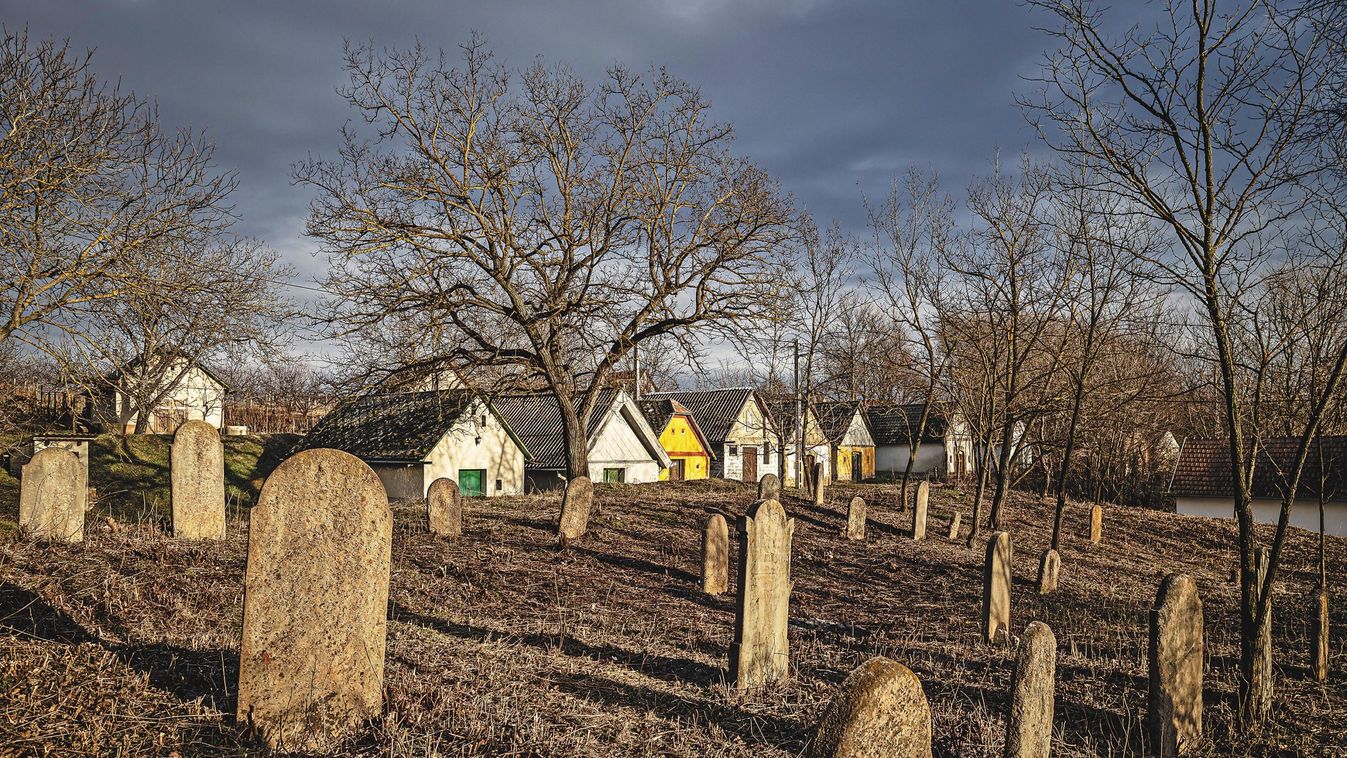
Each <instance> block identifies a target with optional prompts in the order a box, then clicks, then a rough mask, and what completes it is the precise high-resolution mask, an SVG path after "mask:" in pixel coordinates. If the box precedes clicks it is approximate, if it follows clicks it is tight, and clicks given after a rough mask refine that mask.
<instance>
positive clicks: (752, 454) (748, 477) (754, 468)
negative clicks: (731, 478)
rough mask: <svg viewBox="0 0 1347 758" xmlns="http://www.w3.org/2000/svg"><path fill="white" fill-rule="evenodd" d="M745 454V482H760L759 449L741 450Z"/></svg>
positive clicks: (746, 448)
mask: <svg viewBox="0 0 1347 758" xmlns="http://www.w3.org/2000/svg"><path fill="white" fill-rule="evenodd" d="M741 450H743V453H744V481H746V482H756V481H758V449H757V448H756V447H745V448H741Z"/></svg>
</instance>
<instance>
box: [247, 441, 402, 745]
mask: <svg viewBox="0 0 1347 758" xmlns="http://www.w3.org/2000/svg"><path fill="white" fill-rule="evenodd" d="M392 541H393V517H392V513H391V511H389V508H388V498H387V496H386V495H385V494H384V488H383V484H382V483H380V481H379V477H378V476H376V475H375V473H374V471H373V470H371V469H370V467H369V466H367V465H366V464H365V463H364V462H363V461H361V460H360V459H359V458H356V457H355V456H353V455H350V454H349V453H344V452H341V451H338V450H327V449H315V450H305V451H304V452H301V453H298V454H296V455H294V456H293V457H291V458H289V459H288V460H286V461H285V462H284V463H282V464H281V465H280V466H278V467H277V468H276V470H275V471H274V472H272V474H271V476H270V477H268V478H267V481H266V483H265V484H264V485H263V487H262V493H261V495H260V496H259V497H258V501H257V505H256V506H254V507H253V509H252V511H251V514H250V518H249V526H248V567H247V570H246V573H245V575H244V590H243V644H242V648H241V650H240V653H239V683H238V690H237V691H238V721H239V723H240V724H243V725H246V726H247V727H248V728H249V729H251V730H252V732H253V733H254V734H255V735H256V736H257V737H259V738H260V739H261V740H262V741H264V742H265V743H266V744H267V745H268V746H269V747H270V748H272V749H273V750H281V751H285V752H292V751H304V752H327V751H330V750H332V749H333V747H334V746H335V745H336V744H337V743H338V742H339V741H340V740H341V739H342V738H343V737H344V736H345V735H346V734H347V733H348V732H349V730H350V729H351V728H352V727H353V726H355V725H356V724H358V723H359V722H361V721H363V720H365V719H368V718H370V717H373V716H376V715H378V713H379V711H380V709H381V708H382V704H383V674H384V649H385V643H386V640H387V621H386V619H387V617H388V580H389V557H390V553H391V551H392Z"/></svg>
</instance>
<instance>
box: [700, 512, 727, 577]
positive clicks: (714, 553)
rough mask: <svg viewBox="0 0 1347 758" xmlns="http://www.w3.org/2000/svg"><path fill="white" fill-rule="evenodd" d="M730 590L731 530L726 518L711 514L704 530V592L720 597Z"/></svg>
mask: <svg viewBox="0 0 1347 758" xmlns="http://www.w3.org/2000/svg"><path fill="white" fill-rule="evenodd" d="M729 588H730V528H729V525H728V524H726V523H725V517H724V516H722V515H720V514H719V513H713V514H711V517H710V518H708V519H707V520H706V528H704V529H703V530H702V592H705V593H706V594H708V595H719V594H721V593H722V592H725V591H726V590H728V589H729Z"/></svg>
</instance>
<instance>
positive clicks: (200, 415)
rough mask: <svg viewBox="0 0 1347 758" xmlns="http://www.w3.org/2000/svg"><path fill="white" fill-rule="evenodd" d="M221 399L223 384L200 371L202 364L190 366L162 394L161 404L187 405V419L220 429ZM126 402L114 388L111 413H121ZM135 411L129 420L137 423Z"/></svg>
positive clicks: (222, 397)
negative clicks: (167, 390) (168, 389)
mask: <svg viewBox="0 0 1347 758" xmlns="http://www.w3.org/2000/svg"><path fill="white" fill-rule="evenodd" d="M224 400H225V390H224V387H222V386H220V383H219V382H217V381H215V380H214V379H212V378H211V376H210V374H207V373H206V372H205V371H202V370H201V367H199V366H193V367H192V368H190V369H188V371H187V373H186V374H184V375H183V377H182V380H181V381H179V382H178V385H177V386H176V387H174V388H173V390H172V391H171V392H169V393H168V394H166V395H165V396H164V399H163V400H162V401H161V402H160V407H162V408H165V409H168V408H171V407H186V409H187V420H188V421H191V420H194V419H196V420H200V421H205V422H206V423H208V424H210V425H211V426H213V427H215V428H216V429H219V428H220V426H221V425H222V424H223V423H224ZM126 404H127V401H126V396H125V395H123V394H122V393H121V392H120V391H115V392H114V393H113V407H112V412H113V414H114V416H120V414H121V412H122V409H123V408H124V407H125V406H126ZM138 415H139V414H133V415H132V416H131V420H130V422H129V423H130V424H136V423H138V422H139V419H138V418H137V416H138Z"/></svg>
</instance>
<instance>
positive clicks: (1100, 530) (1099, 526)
mask: <svg viewBox="0 0 1347 758" xmlns="http://www.w3.org/2000/svg"><path fill="white" fill-rule="evenodd" d="M1103 536H1104V509H1103V508H1102V507H1101V506H1100V505H1099V504H1098V503H1095V504H1094V505H1093V506H1091V507H1090V544H1091V545H1098V544H1099V540H1100V538H1101V537H1103Z"/></svg>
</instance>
